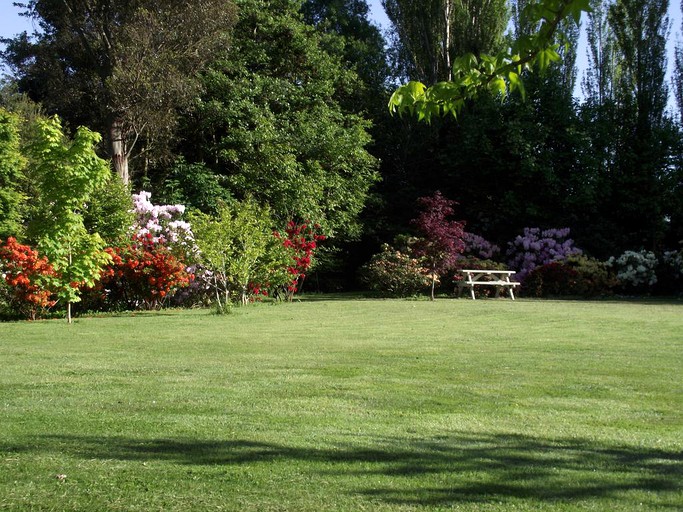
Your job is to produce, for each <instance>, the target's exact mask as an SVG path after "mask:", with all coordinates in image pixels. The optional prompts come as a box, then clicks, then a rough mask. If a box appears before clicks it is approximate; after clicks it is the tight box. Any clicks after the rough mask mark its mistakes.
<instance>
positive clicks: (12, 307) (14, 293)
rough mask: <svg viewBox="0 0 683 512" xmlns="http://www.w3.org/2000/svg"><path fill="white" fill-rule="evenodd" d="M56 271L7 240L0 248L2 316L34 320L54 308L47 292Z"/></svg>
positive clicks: (27, 248)
mask: <svg viewBox="0 0 683 512" xmlns="http://www.w3.org/2000/svg"><path fill="white" fill-rule="evenodd" d="M55 274H56V273H55V270H54V268H53V267H52V265H50V263H49V262H48V260H47V258H46V257H44V256H39V254H38V251H36V250H35V249H33V248H31V247H30V246H28V245H24V244H20V243H19V242H17V240H16V239H15V238H14V237H9V238H7V240H6V241H5V243H3V244H2V245H0V277H1V278H2V282H3V286H2V287H0V295H2V297H0V303H4V304H0V305H4V306H5V309H6V311H5V314H6V315H8V316H14V315H18V316H20V317H21V318H28V319H31V320H35V319H36V318H38V317H39V316H41V314H43V313H44V312H46V311H47V310H48V309H49V308H51V307H53V306H54V305H55V304H56V301H55V298H54V296H53V294H52V292H51V291H50V289H49V282H50V281H51V279H52V278H54V276H55Z"/></svg>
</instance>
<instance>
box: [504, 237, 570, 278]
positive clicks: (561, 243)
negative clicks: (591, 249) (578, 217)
mask: <svg viewBox="0 0 683 512" xmlns="http://www.w3.org/2000/svg"><path fill="white" fill-rule="evenodd" d="M568 236H569V228H564V229H546V230H541V229H540V228H524V234H523V235H518V236H517V237H516V238H515V239H514V240H513V241H512V242H510V243H509V244H508V251H507V256H508V266H509V267H510V268H512V269H515V270H516V271H517V275H516V277H517V279H519V281H520V282H523V281H524V278H525V277H526V276H527V275H528V274H529V272H531V271H532V270H533V269H534V268H536V267H538V266H541V265H545V264H546V263H552V262H555V261H563V260H566V259H567V258H568V257H570V256H574V255H579V254H582V251H581V250H580V249H578V248H576V247H574V241H573V240H572V239H570V238H567V237H568Z"/></svg>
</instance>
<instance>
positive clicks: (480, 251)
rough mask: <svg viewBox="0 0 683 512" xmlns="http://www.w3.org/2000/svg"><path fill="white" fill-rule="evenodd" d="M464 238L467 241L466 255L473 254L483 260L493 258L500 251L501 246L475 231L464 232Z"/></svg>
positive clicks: (464, 253)
mask: <svg viewBox="0 0 683 512" xmlns="http://www.w3.org/2000/svg"><path fill="white" fill-rule="evenodd" d="M462 240H463V242H464V243H465V249H464V251H463V255H465V256H472V257H474V258H479V259H481V260H491V259H492V258H494V257H495V256H496V255H498V254H499V253H500V247H498V246H497V245H495V244H492V243H491V242H489V241H488V240H486V239H485V238H484V237H481V236H479V235H475V234H474V233H468V232H465V233H463V238H462Z"/></svg>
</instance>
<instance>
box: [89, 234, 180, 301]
mask: <svg viewBox="0 0 683 512" xmlns="http://www.w3.org/2000/svg"><path fill="white" fill-rule="evenodd" d="M106 251H107V252H108V253H109V255H110V256H111V258H112V263H111V264H109V265H108V266H107V267H106V268H105V270H104V272H103V274H102V277H101V279H100V282H99V284H98V285H97V287H96V288H95V291H96V292H97V293H98V294H99V296H100V304H99V307H98V309H99V308H102V309H158V308H160V307H162V306H163V305H164V304H165V303H166V302H167V301H168V300H169V298H170V297H171V296H173V294H174V293H175V292H176V291H177V290H178V289H179V288H182V287H184V286H187V285H188V284H189V283H190V282H191V281H192V280H193V279H194V276H193V275H192V274H189V273H188V272H187V270H186V266H185V264H184V263H183V262H182V261H180V260H179V259H178V258H176V257H175V256H174V255H173V254H172V253H171V251H170V249H169V248H168V247H166V245H165V244H163V243H161V242H159V241H156V242H155V241H154V237H153V236H152V234H151V233H148V234H147V235H145V236H138V235H135V236H134V237H133V239H132V241H131V243H130V244H128V245H125V246H123V247H114V248H107V249H106Z"/></svg>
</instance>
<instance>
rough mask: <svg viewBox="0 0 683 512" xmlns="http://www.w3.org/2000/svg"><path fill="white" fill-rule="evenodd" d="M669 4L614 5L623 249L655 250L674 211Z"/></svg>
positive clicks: (617, 201) (663, 0)
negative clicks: (671, 195)
mask: <svg viewBox="0 0 683 512" xmlns="http://www.w3.org/2000/svg"><path fill="white" fill-rule="evenodd" d="M668 5H669V2H668V1H667V0H617V1H616V2H615V3H614V4H613V5H611V6H610V11H609V14H608V18H609V23H610V26H611V28H612V30H613V31H614V37H615V43H616V50H617V52H618V56H619V59H620V61H621V65H620V66H619V74H618V76H617V77H616V78H617V83H616V101H617V105H616V106H617V116H618V117H617V121H618V124H617V127H616V128H617V130H616V131H617V132H618V133H619V135H618V137H619V146H618V148H617V151H616V154H615V166H616V169H617V173H615V175H614V185H613V191H614V195H613V201H614V202H613V204H612V205H610V206H611V207H612V215H614V214H616V215H618V217H619V222H620V225H621V226H622V227H623V229H622V232H623V240H622V244H623V245H622V247H621V248H622V249H627V248H633V247H647V248H649V249H657V248H658V247H659V245H660V244H661V242H662V240H663V237H664V231H665V218H666V216H667V215H668V214H669V213H670V211H669V208H670V199H669V198H668V194H667V192H668V187H667V186H666V182H667V180H666V175H667V173H668V160H669V155H670V152H671V147H670V144H671V138H672V137H671V136H669V135H667V133H668V132H670V128H671V122H670V119H668V117H667V115H666V112H665V109H666V103H667V97H668V90H667V86H666V83H665V81H664V78H665V74H666V67H667V66H666V41H667V37H668V32H669V18H668V16H667V12H668Z"/></svg>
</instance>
